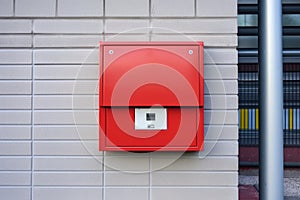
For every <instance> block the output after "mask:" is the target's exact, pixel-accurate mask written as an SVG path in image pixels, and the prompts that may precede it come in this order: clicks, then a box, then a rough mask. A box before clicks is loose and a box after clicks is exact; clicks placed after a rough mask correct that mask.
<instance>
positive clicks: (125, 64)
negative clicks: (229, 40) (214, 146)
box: [99, 42, 204, 152]
mask: <svg viewBox="0 0 300 200" xmlns="http://www.w3.org/2000/svg"><path fill="white" fill-rule="evenodd" d="M203 59H204V58H203V43H202V42H132V43H125V42H123V43H119V42H101V43H100V80H99V121H100V131H99V132H100V133H99V134H100V137H99V149H100V150H101V151H135V152H137V151H200V150H202V149H203V145H204V143H203V142H204V116H203V115H204V110H203V107H204V78H203V76H204V73H203Z"/></svg>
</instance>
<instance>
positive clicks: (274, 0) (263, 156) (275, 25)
mask: <svg viewBox="0 0 300 200" xmlns="http://www.w3.org/2000/svg"><path fill="white" fill-rule="evenodd" d="M258 2H259V5H258V8H259V89H260V123H259V124H260V146H259V157H260V161H259V162H260V166H259V168H260V169H259V183H260V184H259V191H260V192H259V193H260V194H259V198H260V200H283V198H284V193H283V191H284V190H283V189H284V188H283V187H284V186H283V129H282V128H283V125H282V119H283V118H282V117H283V115H282V109H283V81H282V80H283V79H282V22H281V21H282V19H281V18H282V5H281V0H259V1H258Z"/></svg>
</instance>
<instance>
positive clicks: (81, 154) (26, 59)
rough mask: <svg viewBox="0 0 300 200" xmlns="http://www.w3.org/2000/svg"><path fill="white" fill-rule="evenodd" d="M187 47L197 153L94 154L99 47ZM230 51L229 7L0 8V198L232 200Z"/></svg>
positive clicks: (72, 0) (184, 1) (233, 5)
mask: <svg viewBox="0 0 300 200" xmlns="http://www.w3.org/2000/svg"><path fill="white" fill-rule="evenodd" d="M192 40H197V41H204V44H205V150H204V151H202V152H194V153H179V152H156V153H140V154H137V153H126V152H99V151H98V75H99V69H98V65H99V56H98V55H99V41H192ZM236 47H237V1H236V0H222V1H220V0H0V155H1V156H0V197H1V199H2V200H12V199H15V200H53V199H57V200H118V199H122V200H127V199H128V200H162V199H172V200H183V199H184V200H185V199H201V200H206V199H207V200H214V199H217V200H219V199H222V200H234V199H238V111H237V109H238V96H237V94H238V82H237V62H238V59H237V50H236Z"/></svg>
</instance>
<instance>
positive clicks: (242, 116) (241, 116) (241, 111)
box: [240, 109, 245, 129]
mask: <svg viewBox="0 0 300 200" xmlns="http://www.w3.org/2000/svg"><path fill="white" fill-rule="evenodd" d="M244 119H245V113H244V109H240V129H244V128H245V125H244Z"/></svg>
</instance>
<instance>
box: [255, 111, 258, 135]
mask: <svg viewBox="0 0 300 200" xmlns="http://www.w3.org/2000/svg"><path fill="white" fill-rule="evenodd" d="M255 129H256V130H258V129H259V110H258V109H255Z"/></svg>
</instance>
